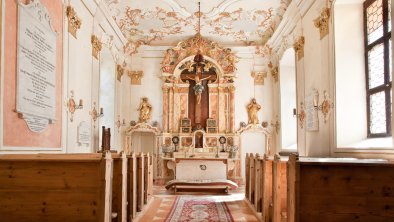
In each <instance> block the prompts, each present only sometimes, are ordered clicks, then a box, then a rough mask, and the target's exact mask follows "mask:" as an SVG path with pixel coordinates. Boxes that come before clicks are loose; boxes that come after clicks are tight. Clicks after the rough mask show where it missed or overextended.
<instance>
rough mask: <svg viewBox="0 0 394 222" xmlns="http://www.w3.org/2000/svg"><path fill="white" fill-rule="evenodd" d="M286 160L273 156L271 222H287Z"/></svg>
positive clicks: (276, 155)
mask: <svg viewBox="0 0 394 222" xmlns="http://www.w3.org/2000/svg"><path fill="white" fill-rule="evenodd" d="M287 160H288V159H287V158H283V157H282V158H281V157H280V156H279V155H278V154H275V156H274V161H273V163H272V221H273V222H281V221H287Z"/></svg>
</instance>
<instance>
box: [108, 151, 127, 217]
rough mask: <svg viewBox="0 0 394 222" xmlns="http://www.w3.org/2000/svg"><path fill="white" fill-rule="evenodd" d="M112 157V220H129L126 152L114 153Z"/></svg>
mask: <svg viewBox="0 0 394 222" xmlns="http://www.w3.org/2000/svg"><path fill="white" fill-rule="evenodd" d="M112 159H113V176H112V218H113V219H112V221H113V222H115V221H116V222H125V221H126V220H127V185H128V184H127V176H128V172H127V171H128V164H127V157H126V154H125V153H124V152H122V153H120V154H117V153H113V154H112Z"/></svg>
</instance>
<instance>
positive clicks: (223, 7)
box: [205, 0, 241, 18]
mask: <svg viewBox="0 0 394 222" xmlns="http://www.w3.org/2000/svg"><path fill="white" fill-rule="evenodd" d="M239 1H241V0H224V1H223V2H221V3H220V4H219V5H218V6H216V7H214V8H213V9H212V10H211V11H210V12H208V13H206V14H205V16H206V17H207V18H212V17H214V16H216V15H218V14H219V13H221V12H223V11H225V10H226V8H227V7H229V6H230V5H232V4H234V3H235V2H239Z"/></svg>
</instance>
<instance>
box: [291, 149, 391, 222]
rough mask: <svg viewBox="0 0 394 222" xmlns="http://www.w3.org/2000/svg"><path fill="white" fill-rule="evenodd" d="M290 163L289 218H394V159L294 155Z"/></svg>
mask: <svg viewBox="0 0 394 222" xmlns="http://www.w3.org/2000/svg"><path fill="white" fill-rule="evenodd" d="M288 167H289V171H288V173H289V175H288V178H289V180H288V187H289V198H288V202H289V203H288V205H289V208H288V215H289V220H288V221H290V222H294V221H296V222H298V221H302V222H309V221H322V222H324V221H361V222H367V221H368V222H370V221H373V222H383V221H394V163H392V162H388V161H382V160H345V159H334V158H298V156H295V155H293V156H291V157H290V161H289V163H288Z"/></svg>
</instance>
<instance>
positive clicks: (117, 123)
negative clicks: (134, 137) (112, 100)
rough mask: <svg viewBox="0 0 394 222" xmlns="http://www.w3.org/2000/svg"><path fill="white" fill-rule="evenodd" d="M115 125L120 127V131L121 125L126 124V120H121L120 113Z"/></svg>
mask: <svg viewBox="0 0 394 222" xmlns="http://www.w3.org/2000/svg"><path fill="white" fill-rule="evenodd" d="M115 126H116V127H117V128H118V132H119V128H120V127H121V126H126V120H125V119H123V121H122V122H120V115H118V121H116V122H115Z"/></svg>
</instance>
